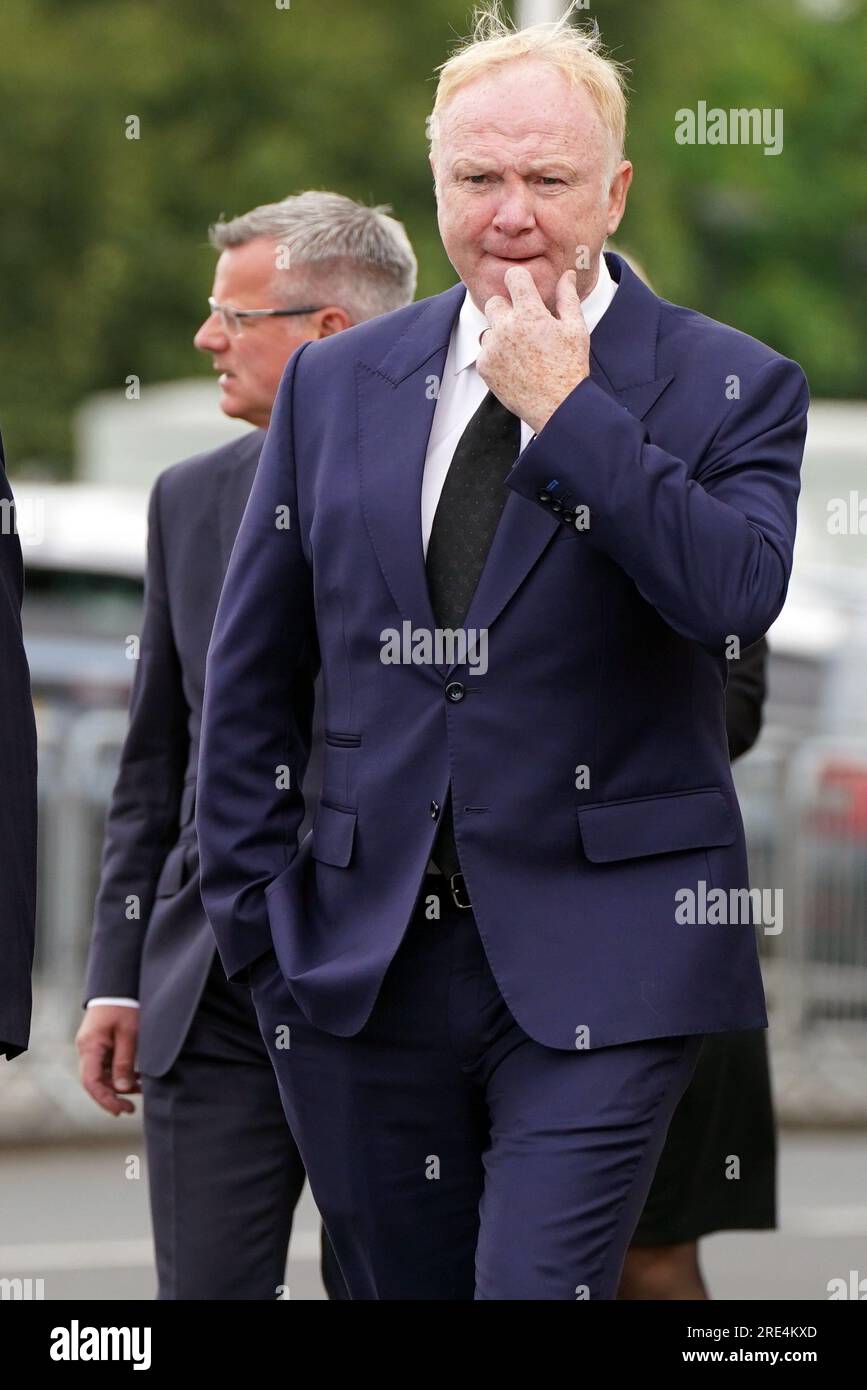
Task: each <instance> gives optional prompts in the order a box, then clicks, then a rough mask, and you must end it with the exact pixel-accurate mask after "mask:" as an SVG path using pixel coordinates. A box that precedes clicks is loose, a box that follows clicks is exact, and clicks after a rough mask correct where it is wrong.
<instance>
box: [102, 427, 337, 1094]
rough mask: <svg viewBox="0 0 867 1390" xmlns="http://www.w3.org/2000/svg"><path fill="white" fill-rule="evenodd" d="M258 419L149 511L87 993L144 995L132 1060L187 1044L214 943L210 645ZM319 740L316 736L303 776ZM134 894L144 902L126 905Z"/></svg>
mask: <svg viewBox="0 0 867 1390" xmlns="http://www.w3.org/2000/svg"><path fill="white" fill-rule="evenodd" d="M264 439H265V432H264V430H253V431H252V432H251V433H250V434H246V435H243V436H242V437H241V438H240V439H237V440H233V441H232V442H231V443H229V444H226V445H223V446H222V447H221V448H219V449H214V450H211V451H209V452H207V453H203V454H199V455H196V456H195V457H194V458H191V459H186V460H185V461H184V462H183V463H178V464H175V465H174V466H173V467H172V468H169V469H167V470H166V471H165V472H164V473H162V474H161V475H160V477H159V478H158V479H157V482H156V484H155V486H154V489H153V492H152V495H151V501H150V507H149V513H148V583H147V587H146V593H145V612H144V622H143V626H142V634H141V637H142V640H141V651H140V658H139V661H138V666H137V670H136V675H135V682H134V686H133V693H132V698H131V702H130V722H129V729H128V732H127V736H126V741H125V743H124V747H123V753H122V756H121V762H120V770H119V773H118V778H117V783H116V785H115V788H114V793H113V796H112V801H111V806H110V808H109V812H108V817H107V820H106V828H105V842H104V847H103V860H102V873H101V879H100V886H99V893H98V895H97V900H96V907H95V914H94V932H93V940H92V943H91V948H90V956H89V960H88V969H87V980H86V991H85V999H90V998H94V997H95V996H98V995H117V996H128V997H131V998H134V999H138V1000H139V1002H140V1006H141V1015H140V1020H139V1046H138V1066H139V1069H140V1070H141V1071H143V1072H146V1073H147V1074H149V1075H151V1076H162V1075H164V1074H165V1072H167V1071H168V1070H169V1068H170V1067H171V1066H172V1065H173V1063H174V1061H175V1059H176V1058H177V1055H178V1053H179V1051H180V1049H181V1046H182V1045H183V1041H184V1038H185V1037H186V1034H187V1031H188V1029H189V1026H190V1023H191V1022H192V1018H193V1014H194V1013H195V1011H196V1008H197V1006H198V1002H199V998H200V996H201V992H202V989H203V987H204V984H205V979H206V977H207V974H208V970H209V967H210V965H211V962H212V961H213V956H214V949H215V943H214V937H213V933H212V931H211V928H210V925H209V923H208V919H207V917H206V916H205V911H204V908H203V906H202V901H201V897H200V894H199V857H198V847H197V844H196V829H195V820H194V810H195V789H196V771H197V768H198V759H199V730H200V727H201V718H202V695H203V689H204V680H205V656H206V653H207V650H208V641H209V639H210V636H211V627H212V625H213V621H214V614H215V612H216V609H217V600H218V599H219V596H220V588H221V586H222V583H223V576H224V574H225V570H226V566H227V564H228V560H229V555H230V553H231V550H232V545H233V542H234V540H235V535H236V532H237V530H238V526H239V524H240V521H241V517H242V515H243V512H244V507H245V505H246V502H247V495H248V493H249V491H250V486H251V484H252V481H253V476H254V474H255V472H256V464H257V462H258V459H259V452H260V450H261V447H262V443H263V441H264ZM320 759H321V754H320V752H319V749H318V742H317V747H316V748H315V749H314V750H313V753H312V755H311V761H310V768H309V771H308V785H309V784H310V782H313V781H315V779H316V776H317V775H318V774H317V766H318V764H319V761H320ZM133 894H134V895H136V896H137V898H138V900H139V915H138V917H137V918H136V917H133V918H132V919H129V918H128V917H127V899H128V897H129V896H130V895H133Z"/></svg>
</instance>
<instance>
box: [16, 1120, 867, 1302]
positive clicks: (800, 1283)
mask: <svg viewBox="0 0 867 1390" xmlns="http://www.w3.org/2000/svg"><path fill="white" fill-rule="evenodd" d="M140 1153H141V1147H140V1141H139V1139H138V1137H137V1136H136V1135H135V1134H134V1133H133V1131H132V1130H130V1132H129V1135H128V1136H127V1144H126V1145H118V1144H117V1143H116V1142H115V1143H113V1144H100V1145H89V1146H66V1145H55V1146H52V1147H49V1146H42V1147H39V1148H32V1149H8V1148H6V1149H0V1277H6V1278H11V1277H15V1276H19V1277H23V1278H28V1277H29V1278H32V1279H37V1278H41V1279H43V1280H44V1281H45V1282H44V1293H45V1298H46V1299H62V1298H72V1299H108V1298H113V1299H150V1298H152V1297H153V1295H154V1291H155V1280H154V1273H153V1261H152V1257H151V1246H150V1239H149V1234H148V1213H147V1191H146V1178H145V1176H144V1174H142V1175H141V1176H139V1177H134V1176H133V1177H128V1176H126V1174H127V1172H128V1171H130V1170H131V1165H130V1164H129V1163H128V1158H129V1156H130V1155H131V1156H133V1157H135V1156H137V1155H138V1154H140ZM780 1206H781V1229H780V1231H778V1232H774V1233H770V1234H760V1233H759V1234H753V1235H751V1234H749V1233H743V1234H741V1233H735V1234H731V1235H720V1236H714V1237H711V1238H710V1239H709V1240H707V1241H706V1242H704V1243H703V1258H704V1268H705V1272H706V1275H707V1277H708V1281H709V1284H710V1287H711V1291H712V1294H713V1296H714V1297H715V1298H718V1299H739V1298H743V1299H808V1300H815V1299H826V1298H827V1297H828V1291H827V1286H828V1281H829V1280H830V1279H833V1278H844V1279H848V1278H849V1271H850V1270H857V1271H858V1272H859V1278H867V1133H864V1132H857V1133H837V1134H835V1133H808V1134H807V1133H803V1132H788V1133H784V1134H783V1136H782V1138H781V1145H780ZM318 1241H319V1236H318V1218H317V1214H316V1209H315V1207H314V1205H313V1202H312V1199H311V1197H310V1193H309V1191H308V1190H305V1194H304V1197H303V1199H302V1203H301V1206H300V1207H299V1210H298V1213H297V1216H296V1223H295V1232H294V1235H293V1240H292V1246H291V1249H290V1257H289V1266H288V1271H287V1283H288V1284H289V1287H290V1291H291V1294H290V1296H291V1297H292V1298H293V1299H321V1298H323V1296H324V1295H323V1291H322V1285H321V1283H320V1280H319V1274H318V1258H319V1245H318ZM865 1291H867V1285H865Z"/></svg>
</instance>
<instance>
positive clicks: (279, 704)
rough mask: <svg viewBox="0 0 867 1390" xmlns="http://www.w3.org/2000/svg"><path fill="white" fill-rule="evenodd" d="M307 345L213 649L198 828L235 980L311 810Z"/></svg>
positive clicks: (242, 536)
mask: <svg viewBox="0 0 867 1390" xmlns="http://www.w3.org/2000/svg"><path fill="white" fill-rule="evenodd" d="M305 346H306V345H302V347H300V348H299V349H298V350H297V351H296V352H295V353H294V354H293V356H292V357H291V358H290V360H289V363H288V366H287V367H286V370H285V372H284V374H283V380H282V382H281V384H280V388H279V391H278V393H277V399H276V402H275V405H274V411H273V414H272V417H271V425H270V428H269V430H268V435H267V438H266V440H265V444H264V446H263V449H262V454H261V457H260V460H259V467H258V469H257V472H256V477H255V479H254V482H253V487H252V490H251V492H250V497H249V500H248V502H247V509H246V511H245V513H244V518H243V520H242V522H241V527H240V530H239V532H238V536H237V539H236V541H235V546H234V549H233V551H232V557H231V560H230V561H229V567H228V570H227V573H226V580H225V583H224V586H223V591H222V595H221V597H220V603H219V607H218V609H217V616H216V620H215V623H214V630H213V635H212V638H211V646H210V649H209V652H208V664H207V674H206V678H205V702H204V714H203V720H202V743H201V752H200V757H199V785H198V792H197V797H196V827H197V834H198V840H199V857H200V863H201V882H202V899H203V901H204V904H205V910H206V911H207V914H208V917H209V918H210V921H211V925H212V927H213V929H214V932H215V935H216V938H217V945H218V947H219V950H220V956H221V958H222V961H223V965H224V967H225V970H226V974H227V976H228V977H229V978H230V979H236V978H241V977H242V976H243V972H244V969H245V967H246V966H247V965H248V964H249V963H250V962H251V961H253V960H255V958H256V957H257V956H260V955H262V954H263V953H264V952H265V951H267V950H268V949H269V948H270V946H271V932H270V928H269V924H268V916H267V910H266V903H265V896H264V893H265V888H266V887H267V886H268V884H269V883H270V882H271V881H272V880H273V879H274V878H275V877H276V876H277V875H278V874H279V873H281V872H282V871H283V869H285V868H286V867H287V865H288V864H289V863H290V862H291V859H292V858H293V856H294V854H295V852H296V851H297V846H298V829H299V826H300V824H301V821H302V819H303V816H304V800H303V797H302V794H301V790H300V788H301V785H302V781H303V778H304V773H305V770H306V767H307V762H308V759H309V756H310V736H311V720H312V712H313V690H314V681H315V677H316V675H317V673H318V670H319V649H318V644H317V638H316V630H315V621H314V610H313V584H312V576H311V573H310V568H309V565H308V563H307V559H306V557H305V555H304V551H303V546H302V540H301V527H300V524H299V518H298V510H297V500H296V499H297V490H296V481H295V456H294V446H293V431H292V412H293V392H294V389H295V380H296V373H297V370H298V363H299V360H300V359H301V357H302V356H303V353H304V351H305ZM287 519H288V525H287V524H286V521H287Z"/></svg>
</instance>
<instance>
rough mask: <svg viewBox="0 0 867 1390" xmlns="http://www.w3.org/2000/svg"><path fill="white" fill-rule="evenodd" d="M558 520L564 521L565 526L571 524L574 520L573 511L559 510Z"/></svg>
mask: <svg viewBox="0 0 867 1390" xmlns="http://www.w3.org/2000/svg"><path fill="white" fill-rule="evenodd" d="M560 520H561V521H565V522H566V524H567V526H571V525H572V522H573V521H574V520H575V513H574V512H570V511H565V512H561V514H560Z"/></svg>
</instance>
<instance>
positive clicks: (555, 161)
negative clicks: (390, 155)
mask: <svg viewBox="0 0 867 1390" xmlns="http://www.w3.org/2000/svg"><path fill="white" fill-rule="evenodd" d="M438 134H439V143H438V147H437V151H436V159H434V158H432V159H431V165H432V167H433V170H434V174H435V176H436V178H437V214H438V220H439V228H440V235H441V237H442V241H443V245H444V247H445V250H446V254H447V255H448V258H449V260H450V261H451V263H452V265H453V266H454V268H455V270H456V271H457V273H458V275H459V276H460V278H461V280H463V282H464V284H465V285H466V286H467V288H468V290H469V292H470V294H471V296H472V298H473V300H474V302H475V303H476V305H477V306H478V308H480V309H484V307H485V302H486V300H488V299H489V298H490V297H491V295H494V294H500V295H504V296H505V297H506V299H507V300H508V298H509V295H508V291H507V290H506V288H505V280H504V276H505V273H506V271H507V270H508V268H509V266H510V265H511V264H514V263H515V262H518V263H522V264H525V265H526V267H527V269H528V270H529V272H530V274H531V275H532V277H533V280H534V282H535V284H536V288H537V289H538V291H539V294H540V295H541V297H542V299H543V300H544V302H545V304H546V305H547V306H548V308H549V309H550V310H551V311H552V312H553V310H554V304H555V288H556V285H557V281H558V280H559V279H560V277H561V276H562V274H563V272H564V271H566V270H575V269H577V270H578V292H579V294H581V295H582V296H583V295H586V294H587V293H589V291H590V290H591V289H592V288H593V285H594V284H595V282H596V275H597V270H598V257H599V253H600V251H601V249H602V246H603V244H604V241H605V238H606V236H608V235H609V234H610V233H612V232H614V231H615V230H616V228H617V226H618V225H619V223H620V219H621V217H622V216H623V209H624V206H625V202H626V192H627V189H628V187H629V183H630V180H631V177H632V166H631V165H630V164H628V163H627V162H625V161H624V163H622V164H620V165H618V167H617V170H616V171H615V173H614V175H613V178H610V177H609V176H608V172H609V163H608V161H609V159H610V143H609V138H608V133H607V131H606V129H605V127H604V125H603V123H602V119H601V117H600V115H599V112H598V110H597V107H596V105H595V102H594V101H593V99H592V98H591V96H590V95H589V93H588V92H587V91H586V90H585V88H584V87H582V86H574V85H572V84H571V83H570V82H569V80H568V79H567V78H566V77H565V75H564V74H563V73H561V72H559V71H558V70H557V69H556V68H554V67H552V66H551V64H550V63H546V62H539V61H537V60H534V59H520V60H518V61H515V62H513V63H508V64H506V65H504V66H503V67H501V68H495V69H493V70H492V71H490V72H487V73H484V74H483V75H481V76H480V77H477V78H475V79H474V80H473V81H472V82H469V83H468V84H467V85H466V87H462V88H459V90H458V91H457V92H456V93H455V95H454V97H452V99H451V101H449V103H448V105H447V106H446V107H445V109H444V111H443V112H442V113H441V116H440V129H439V132H438ZM581 247H586V248H587V255H586V258H585V257H582V256H581V255H579V248H581ZM585 267H586V268H585Z"/></svg>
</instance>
